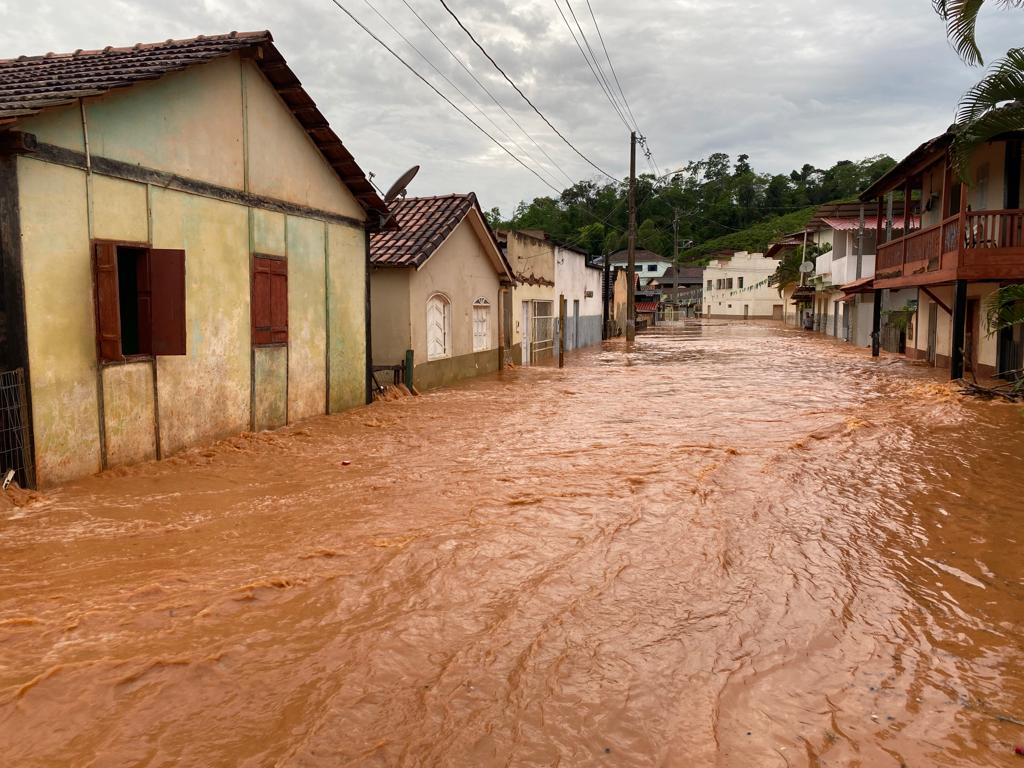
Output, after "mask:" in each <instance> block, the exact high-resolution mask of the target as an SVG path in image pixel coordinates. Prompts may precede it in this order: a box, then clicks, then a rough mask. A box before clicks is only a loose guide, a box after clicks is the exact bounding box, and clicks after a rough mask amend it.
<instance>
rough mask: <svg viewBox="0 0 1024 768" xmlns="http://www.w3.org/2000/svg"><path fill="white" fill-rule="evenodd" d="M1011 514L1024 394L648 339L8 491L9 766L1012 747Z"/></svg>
mask: <svg viewBox="0 0 1024 768" xmlns="http://www.w3.org/2000/svg"><path fill="white" fill-rule="evenodd" d="M344 461H351V464H350V465H347V466H346V465H343V463H342V462H344ZM1022 525H1024V409H1021V408H1019V407H1016V406H1010V405H1002V404H989V403H979V402H976V401H968V400H964V399H962V398H960V397H959V396H958V395H957V394H955V392H954V391H953V390H951V389H950V388H949V387H948V386H946V385H944V384H941V383H940V379H939V377H938V376H937V375H936V374H935V373H934V372H932V371H926V370H923V369H919V368H915V367H912V366H909V365H907V364H905V363H903V362H900V361H898V360H896V359H891V358H890V359H882V360H880V361H872V360H870V358H869V357H867V356H866V355H865V353H863V352H861V351H856V350H851V349H849V348H846V347H840V346H839V345H836V344H831V343H829V342H826V341H823V340H820V339H816V338H811V337H808V336H804V335H802V334H799V333H796V332H784V331H780V330H773V329H770V328H767V327H759V326H756V325H733V326H728V325H724V324H715V325H710V324H709V325H706V326H700V325H691V326H688V327H687V328H686V329H685V330H683V331H680V330H675V331H659V332H653V333H651V334H649V335H644V336H642V337H641V338H640V339H639V340H638V342H637V344H636V346H635V348H634V349H632V350H627V349H626V347H625V345H624V344H623V343H622V342H613V343H610V344H608V345H606V346H605V347H604V348H594V349H592V350H588V351H583V352H580V353H575V354H573V355H570V356H569V357H568V367H567V368H566V369H564V370H561V371H558V370H552V369H525V370H516V371H513V372H509V373H505V374H503V375H500V376H498V375H496V376H491V377H485V378H482V379H478V380H476V381H474V382H472V383H469V384H467V385H465V386H463V387H460V388H456V389H451V390H447V391H443V392H438V393H434V394H430V395H427V396H424V397H421V398H411V399H406V400H401V401H397V402H390V403H381V404H377V405H374V406H372V407H369V408H364V409H360V410H357V411H353V412H350V413H347V414H344V415H341V416H336V417H331V418H322V419H317V420H313V421H311V422H307V423H304V424H302V425H298V426H296V427H292V428H289V429H286V430H283V431H281V432H278V433H275V434H263V435H259V436H246V437H242V438H237V439H233V440H229V441H227V442H225V443H223V444H221V445H219V446H216V447H215V448H213V449H210V450H205V451H196V452H192V453H190V454H188V455H186V456H183V457H180V458H178V459H173V460H171V461H167V462H163V463H161V464H150V465H145V466H141V467H136V468H133V469H131V470H127V471H123V472H120V473H108V474H106V475H104V476H100V477H96V478H92V479H89V480H86V481H84V482H81V483H78V484H76V485H73V486H69V487H67V488H64V489H61V490H59V491H56V492H52V493H48V494H47V495H46V496H45V497H44V498H43V499H42V500H41V501H38V502H36V503H35V504H32V505H30V506H28V507H23V508H20V509H15V510H8V511H5V512H2V513H0V763H2V764H3V765H4V766H58V765H59V766H65V765H76V766H77V765H81V766H87V765H88V766H143V765H144V766H171V765H181V766H236V765H237V766H331V767H332V768H333V767H335V766H343V765H360V766H361V765H368V766H376V765H380V766H393V765H408V766H413V765H431V766H433V765H440V766H491V765H515V766H552V765H558V766H576V765H585V766H593V765H610V766H611V765H614V766H649V765H659V766H705V765H708V766H710V765H717V766H762V765H763V766H826V765H829V766H846V765H861V766H872V767H873V766H900V765H907V766H1015V765H1024V761H1022V759H1021V758H1018V757H1015V756H1014V755H1013V747H1014V743H1015V742H1017V741H1021V740H1022V739H1024V727H1022V725H1020V724H1015V723H1013V722H1010V721H1009V720H1007V719H1006V718H1014V719H1017V720H1019V721H1021V722H1022V723H1024V674H1022V673H1024V639H1022V637H1024V634H1022V630H1024V556H1022V554H1024V547H1022V545H1024V541H1022V539H1024V530H1022Z"/></svg>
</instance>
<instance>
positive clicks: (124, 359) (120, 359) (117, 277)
mask: <svg viewBox="0 0 1024 768" xmlns="http://www.w3.org/2000/svg"><path fill="white" fill-rule="evenodd" d="M102 248H110V249H112V253H113V262H114V263H113V264H112V265H106V266H102V265H100V263H99V262H100V249H102ZM122 248H123V249H132V250H136V251H142V252H144V253H145V254H146V262H145V263H146V265H147V267H148V271H147V275H146V280H147V283H148V286H147V287H148V290H147V291H144V292H143V291H140V290H139V288H138V285H136V291H135V299H136V301H139V298H140V295H141V294H142V293H147V294H148V304H147V306H148V307H149V311H148V313H147V319H148V329H149V334H148V337H149V338H148V341H149V344H148V346H149V351H148V352H136V353H133V354H129V355H126V354H124V329H123V328H122V326H121V314H122V308H121V304H122V297H121V285H120V283H121V274H120V256H121V254H120V253H119V249H122ZM89 251H90V254H89V258H90V266H91V273H92V274H91V276H92V298H93V321H94V329H93V330H94V333H95V336H96V362H97V364H98V365H99V366H100V367H101V368H102V367H107V366H114V365H129V364H131V363H140V362H155V360H156V358H157V357H183V356H187V354H188V348H187V330H186V322H187V318H186V313H187V311H188V296H187V294H188V279H187V261H186V251H185V249H183V248H154V247H153V245H152V244H151V243H148V242H140V241H135V240H120V239H108V238H91V239H90V240H89ZM154 254H174V255H175V256H176V257H177V256H179V255H180V258H181V297H180V306H181V326H182V327H181V328H180V329H177V332H176V333H175V334H174V335H176V336H179V338H178V339H177V341H178V342H179V344H180V349H181V351H180V352H159V351H156V350H155V347H156V346H157V344H156V343H155V340H156V339H157V337H158V334H157V333H156V331H155V329H156V328H157V324H155V323H154V322H153V303H154V302H153V290H152V272H153V255H154ZM109 271H113V272H114V278H113V284H114V287H115V294H114V296H113V297H109V296H108V297H107V298H106V301H110V299H111V298H113V299H115V300H116V311H117V334H116V337H115V339H116V343H117V346H118V356H117V357H114V356H112V355H106V354H104V347H103V344H104V334H103V329H104V325H105V324H104V321H103V316H102V313H103V305H104V298H103V296H102V295H101V281H100V274H101V272H109ZM161 304H162V306H166V304H165V303H162V302H161ZM138 317H139V320H140V321H141V319H142V315H141V314H139V315H138ZM166 331H167V329H162V330H161V333H160V334H159V337H160V340H162V341H165V342H166V336H165V333H166ZM115 339H108V341H110V342H113V341H114V340H115Z"/></svg>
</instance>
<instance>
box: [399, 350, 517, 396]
mask: <svg viewBox="0 0 1024 768" xmlns="http://www.w3.org/2000/svg"><path fill="white" fill-rule="evenodd" d="M496 370H498V352H497V350H493V349H489V350H487V351H485V352H476V353H470V354H468V355H459V356H458V357H446V358H444V359H442V360H431V361H430V362H428V363H421V364H420V365H415V366H413V381H414V382H415V384H416V388H417V389H418V390H420V391H426V390H428V389H437V388H438V387H446V386H449V385H451V384H454V383H456V382H458V381H462V380H463V379H469V378H472V377H474V376H480V375H482V374H484V373H494V372H495V371H496Z"/></svg>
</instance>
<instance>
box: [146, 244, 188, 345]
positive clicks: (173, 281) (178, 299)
mask: <svg viewBox="0 0 1024 768" xmlns="http://www.w3.org/2000/svg"><path fill="white" fill-rule="evenodd" d="M148 261H149V275H148V276H149V281H148V288H149V292H150V296H151V299H150V305H151V312H150V322H151V328H152V347H153V349H152V354H154V355H184V354H185V353H186V352H185V346H186V345H185V252H184V251H179V250H168V249H161V248H153V249H151V250H150V251H149V259H148ZM140 308H141V307H140Z"/></svg>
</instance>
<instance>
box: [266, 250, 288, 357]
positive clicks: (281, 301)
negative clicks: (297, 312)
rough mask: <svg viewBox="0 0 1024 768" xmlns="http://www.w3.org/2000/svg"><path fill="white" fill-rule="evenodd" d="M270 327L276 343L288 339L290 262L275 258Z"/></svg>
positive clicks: (284, 341) (271, 285) (271, 290)
mask: <svg viewBox="0 0 1024 768" xmlns="http://www.w3.org/2000/svg"><path fill="white" fill-rule="evenodd" d="M270 327H271V334H272V336H273V340H274V343H276V344H280V343H286V342H287V341H288V262H287V261H281V260H275V261H274V262H273V267H272V273H271V276H270Z"/></svg>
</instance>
